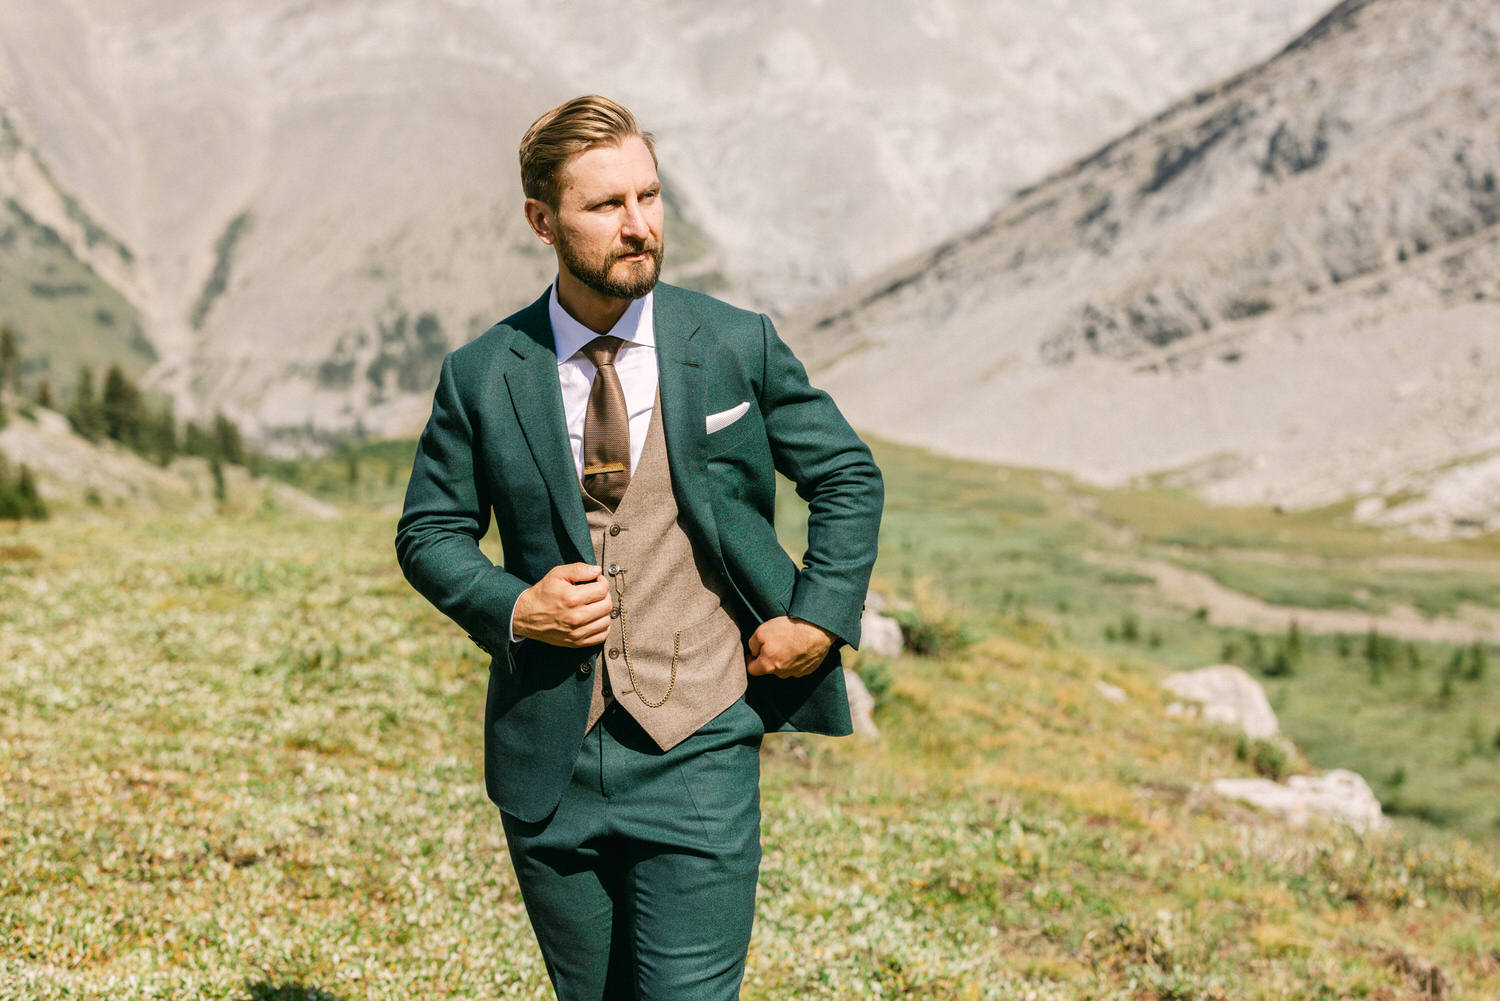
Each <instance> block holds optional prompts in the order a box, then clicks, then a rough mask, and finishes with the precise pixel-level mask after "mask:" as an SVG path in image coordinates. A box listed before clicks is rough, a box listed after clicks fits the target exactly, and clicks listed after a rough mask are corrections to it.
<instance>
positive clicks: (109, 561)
mask: <svg viewBox="0 0 1500 1001" xmlns="http://www.w3.org/2000/svg"><path fill="white" fill-rule="evenodd" d="M898 479H899V478H898ZM391 522H392V519H391V516H389V515H386V514H372V513H367V512H362V511H359V510H353V509H351V510H350V511H349V512H348V513H347V514H346V516H345V517H343V518H342V519H340V520H337V521H334V522H324V523H309V522H300V521H296V520H293V519H290V518H287V517H283V516H264V517H253V516H235V517H225V518H214V519H203V520H188V519H181V520H178V521H168V522H162V521H159V520H148V519H141V520H123V521H109V522H106V521H102V520H95V521H89V520H87V519H59V520H57V521H54V522H53V523H51V524H47V525H23V526H14V527H10V528H8V529H7V530H6V545H5V546H4V547H3V549H0V554H3V555H0V610H3V611H0V664H4V665H6V668H5V670H4V672H3V673H0V702H3V706H4V710H3V712H0V734H3V741H4V746H5V748H6V751H7V753H6V754H5V755H4V756H0V789H3V790H4V796H5V799H4V800H3V801H0V802H3V813H0V818H3V820H0V848H3V850H4V853H5V857H6V859H7V863H6V866H5V867H4V869H3V870H0V872H3V878H0V939H3V940H4V941H5V942H6V943H7V948H6V949H5V951H4V953H3V956H0V998H6V999H11V998H15V999H20V998H26V999H53V998H64V997H68V998H101V999H102V998H109V999H112V1001H113V999H121V998H147V997H164V996H165V997H193V998H205V999H207V998H225V999H234V1001H269V999H277V998H299V999H307V998H320V999H326V998H338V999H344V1001H352V999H356V998H411V997H423V998H471V997H480V996H485V997H507V998H542V997H547V996H549V994H548V989H547V987H546V984H545V973H544V971H543V970H542V967H541V963H540V959H539V957H538V955H537V954H536V950H535V946H534V944H533V942H532V940H531V936H530V931H529V927H528V925H527V923H526V919H525V915H524V911H523V909H522V907H521V903H520V900H519V897H518V895H517V891H516V887H515V884H514V880H513V877H512V875H511V871H510V868H509V863H508V861H507V860H506V856H505V848H504V844H503V839H502V835H501V829H500V824H499V822H498V817H496V816H495V813H494V811H493V808H491V807H490V806H489V805H488V804H487V802H486V801H485V800H484V798H483V790H482V785H481V781H480V777H481V765H480V748H481V745H482V740H481V734H480V725H479V724H480V711H481V707H482V704H483V689H484V678H485V664H484V662H483V661H482V660H481V658H480V656H479V654H478V652H477V651H476V650H475V649H474V647H473V646H472V644H470V643H468V641H467V640H465V639H464V638H463V637H462V635H461V634H460V633H459V631H458V630H457V629H456V628H454V627H453V626H452V625H451V624H450V623H448V622H447V621H446V620H444V619H442V618H441V616H439V615H438V614H437V613H436V612H434V611H433V610H432V609H431V608H430V607H428V606H427V605H426V604H425V603H424V602H423V601H422V600H421V599H420V598H419V597H417V596H416V595H415V594H413V593H412V592H411V591H410V590H409V589H408V587H407V586H406V584H405V583H404V582H403V581H402V580H401V579H400V576H399V574H398V572H397V571H396V569H395V566H394V558H393V556H392V554H391V549H390V536H391V528H392V524H391ZM898 523H899V522H898ZM1016 636H1020V637H1022V638H1020V639H1017V638H1014V637H1016ZM1156 674H1157V672H1156V670H1155V669H1154V668H1152V667H1150V666H1149V665H1144V664H1132V663H1130V662H1117V661H1114V660H1110V659H1104V658H1098V657H1094V656H1091V655H1088V654H1086V653H1083V652H1081V651H1079V650H1078V649H1076V648H1075V647H1073V646H1071V645H1069V644H1066V643H1062V642H1058V641H1057V639H1056V637H1055V636H1054V635H1053V634H1052V633H1051V632H1050V630H1048V629H1047V628H1046V627H1043V626H1040V625H1037V624H1035V623H1033V624H1032V625H1026V624H1025V623H1024V622H1022V621H1020V620H1018V619H1016V618H1014V617H1009V616H992V618H991V622H990V628H989V630H988V636H986V637H974V638H973V641H972V642H971V643H969V644H968V645H967V646H962V647H960V648H958V649H957V650H956V651H955V652H953V653H952V654H951V655H950V656H948V657H946V658H943V659H937V658H922V657H912V656H907V657H903V658H901V659H900V660H899V661H897V662H896V663H894V664H892V665H891V666H890V677H891V682H890V687H889V690H888V691H887V692H886V695H885V698H884V700H883V705H882V709H881V711H880V718H879V723H880V725H881V727H882V729H883V732H884V737H883V739H882V740H881V741H880V742H879V743H876V744H866V743H862V742H857V741H854V740H842V741H834V740H827V739H821V738H812V737H797V736H793V737H773V738H769V739H768V741H767V749H766V752H765V779H764V790H765V792H764V800H763V810H764V814H765V822H764V841H765V845H766V856H765V864H764V867H763V871H762V879H761V892H760V896H759V904H758V917H757V928H756V935H755V940H754V945H753V948H752V953H751V956H750V963H749V972H748V974H747V979H746V989H745V997H747V998H749V999H793V998H796V999H809V998H811V999H818V998H849V999H864V998H869V997H874V996H901V997H912V998H934V999H936V998H945V999H946V998H986V999H1001V998H1005V999H1009V998H1015V997H1035V998H1048V999H1054V998H1055V999H1063V998H1066V999H1070V1001H1071V999H1087V998H1110V999H1126V998H1129V999H1138V998H1163V999H1164V998H1185V997H1203V998H1230V997H1233V998H1272V997H1277V998H1279V997H1284V996H1295V997H1329V998H1334V997H1358V996H1370V997H1379V996H1390V997H1396V996H1404V995H1403V994H1402V992H1403V991H1406V990H1407V986H1406V983H1407V977H1406V975H1405V974H1404V973H1402V972H1401V969H1400V968H1401V966H1402V964H1403V963H1405V962H1407V961H1408V960H1409V961H1411V962H1427V963H1433V962H1435V963H1437V964H1439V965H1440V966H1441V967H1442V968H1443V969H1444V970H1445V971H1446V972H1447V973H1448V975H1450V976H1451V977H1453V979H1454V980H1455V982H1456V983H1457V984H1458V985H1459V991H1460V993H1461V994H1463V996H1472V997H1479V996H1485V995H1489V994H1493V993H1494V992H1495V991H1496V990H1500V963H1497V958H1500V957H1496V956H1495V955H1494V954H1493V952H1492V951H1491V950H1492V949H1493V945H1494V944H1493V942H1492V941H1491V940H1490V939H1488V938H1487V937H1486V935H1487V929H1488V928H1489V927H1490V926H1492V925H1493V922H1494V920H1495V916H1496V911H1497V908H1500V867H1497V863H1496V859H1495V856H1494V855H1493V854H1491V853H1488V852H1486V851H1484V850H1481V849H1479V848H1477V847H1475V846H1474V845H1472V844H1471V843H1469V842H1466V841H1464V840H1462V839H1458V838H1455V837H1452V836H1450V835H1445V834H1442V833H1441V832H1436V831H1434V830H1432V829H1430V828H1427V827H1423V826H1416V827H1413V828H1412V829H1411V830H1410V831H1405V832H1398V833H1396V834H1393V835H1390V836H1385V837H1372V838H1359V837H1356V836H1354V835H1352V834H1348V833H1343V832H1340V831H1337V830H1317V831H1314V832H1311V833H1304V832H1297V831H1292V830H1288V829H1285V828H1283V827H1281V826H1279V825H1277V824H1275V823H1270V822H1267V821H1265V820H1263V819H1260V818H1257V817H1256V816H1254V815H1253V814H1252V813H1251V812H1250V811H1248V810H1246V809H1242V808H1239V807H1237V806H1234V805H1232V804H1228V803H1224V802H1220V801H1217V800H1214V799H1211V798H1208V797H1205V796H1204V795H1203V794H1201V793H1199V792H1197V791H1196V789H1197V787H1198V786H1199V785H1200V784H1201V783H1203V782H1205V781H1206V780H1207V779H1209V778H1211V777H1215V776H1219V775H1235V774H1251V773H1252V772H1251V766H1250V764H1248V763H1246V762H1242V761H1240V760H1239V758H1238V756H1237V753H1236V746H1235V741H1234V740H1233V739H1232V737H1231V736H1229V735H1227V734H1225V733H1223V732H1221V731H1218V730H1215V729H1212V728H1207V727H1203V726H1200V725H1197V724H1193V723H1190V722H1185V721H1181V720H1174V719H1172V718H1170V717H1168V716H1166V715H1165V711H1164V705H1163V699H1162V697H1161V695H1160V694H1159V693H1158V690H1157V687H1156V684H1155V678H1156ZM1099 680H1108V681H1110V682H1111V683H1113V684H1116V685H1119V686H1121V687H1122V688H1124V689H1125V691H1126V692H1127V693H1128V699H1127V701H1126V702H1125V703H1124V704H1122V705H1116V704H1114V703H1109V702H1106V701H1105V700H1103V699H1101V698H1099V697H1098V695H1097V693H1096V692H1095V690H1094V686H1095V683H1096V682H1097V681H1099ZM1402 957H1406V959H1403V958H1402Z"/></svg>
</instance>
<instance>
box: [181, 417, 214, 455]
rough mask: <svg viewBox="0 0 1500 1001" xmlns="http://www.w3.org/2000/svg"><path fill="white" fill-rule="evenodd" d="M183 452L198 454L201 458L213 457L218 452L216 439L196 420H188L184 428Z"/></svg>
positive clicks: (185, 453)
mask: <svg viewBox="0 0 1500 1001" xmlns="http://www.w3.org/2000/svg"><path fill="white" fill-rule="evenodd" d="M182 452H183V454H184V455H196V456H197V457H198V458H200V459H212V458H214V456H215V455H216V454H217V449H216V446H215V444H214V440H213V439H212V438H210V437H209V436H208V435H207V434H205V433H204V431H203V429H202V428H201V427H199V426H198V424H197V422H196V421H188V422H187V425H186V426H185V427H183V429H182Z"/></svg>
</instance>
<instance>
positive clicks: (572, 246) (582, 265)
mask: <svg viewBox="0 0 1500 1001" xmlns="http://www.w3.org/2000/svg"><path fill="white" fill-rule="evenodd" d="M621 243H622V244H623V246H621V247H616V248H611V249H608V250H600V249H598V248H596V247H593V246H590V245H585V244H583V242H582V241H575V240H574V238H573V237H571V236H569V235H567V232H566V231H565V230H562V229H559V230H558V231H557V235H556V245H557V256H558V258H559V259H560V260H561V261H562V266H563V267H565V268H567V269H568V271H569V273H571V274H572V275H573V277H574V278H577V279H578V280H579V281H580V282H582V283H583V284H584V285H587V286H588V287H589V288H591V289H593V290H594V291H595V292H598V293H599V294H601V295H607V296H611V297H613V298H616V299H639V298H640V297H641V296H643V295H645V294H646V293H647V292H650V291H651V290H652V289H653V288H655V287H656V282H657V280H658V279H659V278H661V262H662V258H663V257H664V256H665V248H664V247H663V245H662V241H661V239H659V238H655V237H645V238H630V237H624V236H622V237H621ZM591 251H592V252H591Z"/></svg>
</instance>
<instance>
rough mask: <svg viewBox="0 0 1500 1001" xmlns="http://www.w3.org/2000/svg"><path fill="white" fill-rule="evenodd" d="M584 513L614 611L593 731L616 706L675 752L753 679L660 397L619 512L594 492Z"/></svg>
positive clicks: (597, 678)
mask: <svg viewBox="0 0 1500 1001" xmlns="http://www.w3.org/2000/svg"><path fill="white" fill-rule="evenodd" d="M583 506H584V510H585V511H586V512H587V514H588V522H589V534H590V536H592V538H593V540H594V557H595V562H597V563H598V564H599V566H600V567H602V568H603V569H604V573H605V578H604V579H605V580H606V581H607V582H608V583H609V590H610V600H611V602H612V603H613V605H614V609H613V611H612V612H611V616H612V618H611V620H610V625H609V639H608V640H606V641H605V644H604V652H603V654H601V656H600V662H601V664H602V666H603V668H604V670H601V671H595V672H594V696H593V700H592V702H591V703H590V705H589V720H588V725H589V726H590V727H591V728H592V727H593V725H594V724H595V723H596V722H598V720H599V717H600V716H601V715H602V714H603V713H604V709H605V707H606V706H607V705H608V704H609V702H610V700H611V698H613V699H614V700H615V701H618V702H619V703H620V705H621V706H622V707H623V708H624V709H625V711H626V712H628V713H630V715H631V716H633V717H635V719H636V721H637V722H638V723H640V724H641V727H642V729H644V730H645V731H646V733H648V734H649V735H650V736H651V739H653V740H654V741H656V743H657V745H658V746H659V747H661V749H662V750H667V749H668V748H670V747H672V746H673V745H674V744H676V743H678V742H679V741H680V740H682V739H683V738H684V737H687V736H688V735H690V734H692V733H694V732H696V731H697V730H698V728H699V727H701V726H702V725H703V724H704V723H707V722H708V721H709V720H711V719H713V718H714V717H715V716H717V715H718V714H719V713H721V712H723V711H724V710H725V709H727V708H729V707H730V706H731V705H733V704H734V701H735V699H737V698H739V697H740V695H741V694H743V693H744V691H745V684H746V675H745V652H744V648H743V646H742V645H741V640H740V630H739V626H738V624H737V623H736V622H735V619H734V615H733V614H732V613H731V612H730V610H729V607H728V606H727V605H726V604H725V602H724V597H723V595H724V585H723V582H722V581H721V580H720V579H719V577H718V575H717V574H716V573H715V572H714V570H713V568H712V567H710V566H709V565H708V564H707V563H706V562H705V561H703V560H701V559H699V557H698V554H697V553H695V552H694V551H693V545H692V542H691V541H690V540H689V539H688V536H687V533H686V532H684V531H683V529H682V525H681V524H680V523H679V522H678V516H677V501H676V498H674V497H673V495H672V479H671V475H670V473H669V471H668V468H667V442H666V437H665V436H664V435H663V434H662V425H661V397H660V396H659V395H658V396H657V398H656V405H655V407H654V408H653V409H652V412H651V424H650V428H649V430H648V431H647V432H646V441H645V443H644V444H643V445H642V446H641V457H640V460H639V462H638V463H637V464H636V468H635V471H634V472H633V473H631V475H630V486H629V487H628V488H627V489H626V491H625V496H624V497H622V498H621V499H620V506H619V508H618V509H616V511H615V512H614V514H610V512H609V511H608V510H607V509H606V508H605V507H604V506H603V505H601V504H599V503H598V502H597V501H595V500H593V499H592V498H591V497H589V495H588V493H587V491H585V492H584V495H583Z"/></svg>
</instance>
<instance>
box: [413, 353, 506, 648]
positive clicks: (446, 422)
mask: <svg viewBox="0 0 1500 1001" xmlns="http://www.w3.org/2000/svg"><path fill="white" fill-rule="evenodd" d="M453 359H454V356H453V355H452V354H450V355H448V357H447V358H445V359H443V368H442V373H441V374H440V376H439V378H438V386H437V391H436V393H435V394H434V395H433V401H432V416H431V417H430V418H429V419H428V421H427V427H426V428H425V429H424V430H423V431H422V437H421V439H420V440H419V442H418V443H417V455H416V458H415V460H413V462H412V470H411V480H410V482H409V483H408V484H407V487H406V501H405V504H404V505H403V507H402V511H401V520H400V521H399V522H398V523H397V526H396V557H397V559H398V560H400V563H401V572H402V573H403V574H405V575H406V579H407V580H408V581H410V582H411V585H412V587H414V588H416V589H417V591H418V592H420V593H421V594H422V596H423V597H425V598H426V599H427V600H428V601H430V602H432V604H433V605H435V606H436V607H437V608H438V610H439V611H441V612H442V613H443V614H445V615H447V616H448V617H449V618H451V619H452V620H453V621H454V622H456V623H458V624H459V626H461V627H462V628H463V629H464V630H465V631H466V632H467V633H468V634H469V638H470V639H472V640H473V641H474V642H475V643H476V644H478V646H479V648H480V649H481V650H484V651H485V652H486V653H490V654H491V655H493V656H495V657H497V658H499V657H503V658H504V659H505V661H506V663H507V666H510V667H512V668H513V667H514V660H513V658H512V653H513V649H512V648H513V644H512V643H511V636H510V622H511V612H512V610H513V609H514V608H515V604H516V599H517V598H519V597H520V595H521V592H522V591H524V590H526V588H527V587H528V586H529V585H528V584H527V583H526V581H524V580H522V579H521V578H519V577H517V576H516V575H515V574H512V573H509V572H507V571H506V570H505V568H504V567H500V566H496V565H495V564H494V563H492V562H490V559H489V557H487V556H485V555H484V553H483V552H481V551H480V549H479V540H480V539H482V538H484V534H485V532H486V531H488V530H489V525H490V498H489V493H488V489H487V487H486V485H485V479H484V476H483V474H482V472H481V471H480V470H479V469H476V467H475V463H474V446H475V440H474V429H473V427H472V424H471V421H470V418H469V415H468V413H467V411H466V410H465V408H464V405H463V402H462V399H461V396H460V390H459V386H458V383H457V380H456V378H455V374H454V371H453V368H454V364H453Z"/></svg>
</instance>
